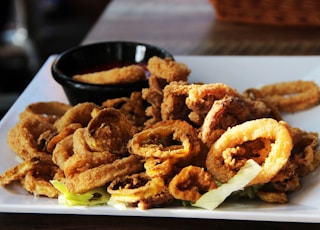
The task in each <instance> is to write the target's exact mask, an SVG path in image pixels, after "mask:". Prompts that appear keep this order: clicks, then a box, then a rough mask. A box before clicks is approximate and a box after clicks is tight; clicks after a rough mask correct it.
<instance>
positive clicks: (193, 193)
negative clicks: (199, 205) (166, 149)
mask: <svg viewBox="0 0 320 230" xmlns="http://www.w3.org/2000/svg"><path fill="white" fill-rule="evenodd" d="M215 188H217V185H216V183H215V182H214V180H213V179H212V176H211V174H210V173H208V172H207V171H205V170H204V169H203V168H200V167H197V166H193V165H190V166H187V167H184V168H183V169H182V170H181V171H180V172H179V173H178V174H177V175H175V176H174V177H173V179H172V180H171V181H170V183H169V192H170V193H171V195H173V197H174V198H176V199H178V200H186V201H192V202H195V201H197V200H198V199H199V198H200V197H201V196H202V194H203V193H205V192H208V191H210V190H212V189H215Z"/></svg>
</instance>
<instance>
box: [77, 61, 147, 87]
mask: <svg viewBox="0 0 320 230" xmlns="http://www.w3.org/2000/svg"><path fill="white" fill-rule="evenodd" d="M73 79H74V80H77V81H81V82H85V83H90V84H98V85H113V84H127V83H133V82H137V81H143V80H146V74H145V71H144V69H143V67H142V66H139V65H129V66H124V67H118V68H113V69H110V70H104V71H99V72H93V73H86V74H77V75H74V76H73Z"/></svg>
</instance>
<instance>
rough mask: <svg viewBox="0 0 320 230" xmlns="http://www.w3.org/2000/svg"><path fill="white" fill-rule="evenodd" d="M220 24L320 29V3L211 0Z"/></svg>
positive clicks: (304, 0) (317, 0)
mask: <svg viewBox="0 0 320 230" xmlns="http://www.w3.org/2000/svg"><path fill="white" fill-rule="evenodd" d="M209 1H210V2H211V4H212V5H213V7H214V10H215V17H216V18H217V19H218V20H220V21H225V22H235V23H247V24H260V25H263V24H264V25H285V26H288V25H290V26H320V0H209Z"/></svg>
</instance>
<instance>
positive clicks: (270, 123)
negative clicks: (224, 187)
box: [206, 118, 293, 184]
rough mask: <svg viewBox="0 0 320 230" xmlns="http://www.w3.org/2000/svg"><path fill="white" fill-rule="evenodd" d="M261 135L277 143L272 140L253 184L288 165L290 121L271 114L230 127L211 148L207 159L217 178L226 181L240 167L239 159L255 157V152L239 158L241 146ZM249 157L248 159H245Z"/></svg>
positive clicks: (208, 165)
mask: <svg viewBox="0 0 320 230" xmlns="http://www.w3.org/2000/svg"><path fill="white" fill-rule="evenodd" d="M259 138H265V139H270V140H271V141H272V142H273V141H274V143H272V144H271V149H270V152H269V154H267V156H266V157H265V160H264V162H263V163H262V170H261V172H260V173H259V174H258V176H257V177H256V178H255V179H254V180H253V181H251V183H250V184H265V183H267V182H269V181H270V180H271V179H272V178H273V177H274V176H275V175H276V174H277V173H278V172H279V171H280V170H281V169H282V168H283V166H285V165H286V163H287V161H288V158H289V156H290V154H291V149H292V147H293V144H292V138H291V135H290V131H289V130H288V126H287V124H286V123H285V122H283V121H280V122H278V121H276V120H274V119H272V118H262V119H257V120H252V121H247V122H244V123H242V124H240V125H237V126H234V127H231V128H230V129H228V130H227V131H226V132H225V133H224V134H222V136H221V137H220V138H219V139H218V140H217V141H216V142H215V143H214V144H213V145H212V146H211V148H210V150H209V152H208V155H207V159H206V166H207V169H208V171H209V172H210V173H211V174H212V175H213V177H214V178H215V179H217V180H219V181H221V182H227V181H228V180H229V179H230V178H231V177H233V176H234V175H235V174H236V172H237V170H238V169H239V168H235V167H233V166H234V165H238V164H237V163H238V162H237V161H238V160H239V161H242V165H243V164H244V163H245V161H246V160H248V159H251V158H252V156H239V158H240V159H237V151H238V149H239V146H240V145H241V144H244V143H246V142H249V141H254V140H257V139H259ZM253 154H254V153H253ZM233 155H235V157H233ZM241 157H242V159H241ZM246 157H247V159H243V158H246ZM238 167H239V166H238ZM240 167H241V165H240Z"/></svg>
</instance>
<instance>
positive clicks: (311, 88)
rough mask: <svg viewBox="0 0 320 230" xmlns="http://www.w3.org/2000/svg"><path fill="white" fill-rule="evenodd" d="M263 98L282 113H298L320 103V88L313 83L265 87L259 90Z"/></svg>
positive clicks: (283, 83)
mask: <svg viewBox="0 0 320 230" xmlns="http://www.w3.org/2000/svg"><path fill="white" fill-rule="evenodd" d="M258 90H259V91H260V93H261V95H262V98H264V99H266V100H267V101H269V102H270V103H271V104H273V105H275V106H276V107H277V108H278V109H279V110H280V111H282V112H290V113H292V112H297V111H300V110H305V109H308V108H311V107H313V106H315V105H318V104H319V103H320V96H319V95H320V94H319V92H320V90H319V86H318V85H317V84H316V83H315V82H313V81H302V80H298V81H290V82H281V83H274V84H270V85H265V86H263V87H261V88H260V89H258Z"/></svg>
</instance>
